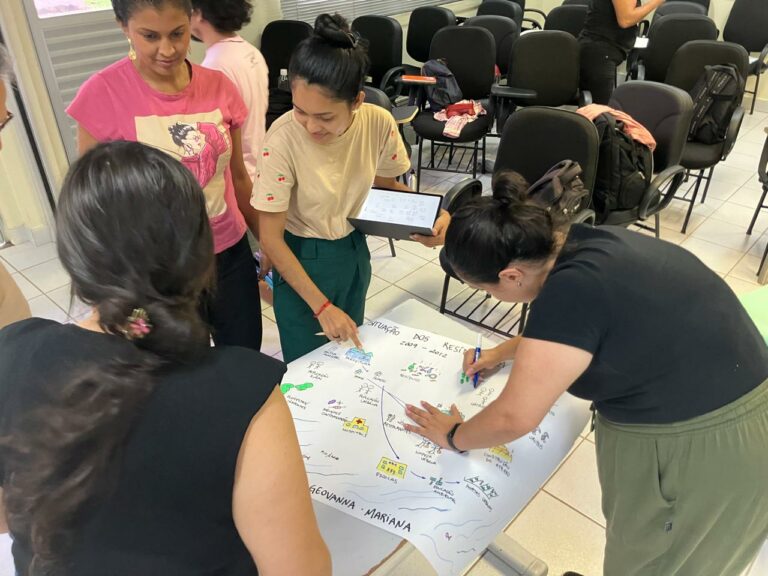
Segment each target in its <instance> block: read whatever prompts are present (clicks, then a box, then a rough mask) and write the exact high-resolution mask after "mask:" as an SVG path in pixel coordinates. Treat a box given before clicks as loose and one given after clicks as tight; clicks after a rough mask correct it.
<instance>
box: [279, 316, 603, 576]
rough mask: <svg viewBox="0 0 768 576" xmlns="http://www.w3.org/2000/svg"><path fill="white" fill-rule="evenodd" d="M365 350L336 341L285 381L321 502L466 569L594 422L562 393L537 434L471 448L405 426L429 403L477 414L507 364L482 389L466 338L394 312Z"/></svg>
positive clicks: (439, 567) (438, 566)
mask: <svg viewBox="0 0 768 576" xmlns="http://www.w3.org/2000/svg"><path fill="white" fill-rule="evenodd" d="M361 338H362V341H363V342H364V343H365V352H363V351H360V350H357V349H355V348H349V347H348V345H342V344H336V343H329V344H327V345H325V346H324V347H322V348H320V349H318V350H315V351H314V352H312V353H310V354H308V355H306V356H304V357H302V358H300V359H299V360H296V361H295V362H292V363H291V365H290V367H289V370H288V372H287V374H286V375H285V377H284V379H283V384H282V386H281V389H282V392H283V393H284V395H285V398H286V400H287V401H288V403H289V406H290V408H291V412H292V414H293V417H294V422H295V425H296V429H297V432H298V436H299V444H300V445H301V450H302V454H303V456H304V463H305V467H306V470H307V474H308V477H309V482H310V491H311V493H312V497H313V498H315V499H316V500H318V501H320V502H322V503H324V504H328V505H330V506H333V507H335V508H337V509H339V510H342V511H344V512H346V513H348V514H351V515H353V516H355V517H357V518H359V519H362V520H364V521H366V522H369V523H371V524H373V525H375V526H378V527H381V528H384V529H386V530H388V531H390V532H392V533H394V534H397V535H399V536H402V537H403V538H406V539H408V540H409V541H410V542H412V543H413V544H414V546H416V547H417V548H418V549H419V550H420V551H421V552H422V553H423V554H424V555H425V556H426V558H427V559H428V560H429V561H430V563H431V564H432V565H433V566H434V568H435V570H436V571H437V572H438V574H441V575H443V574H444V575H453V574H459V573H461V571H462V570H463V569H464V568H465V567H466V565H467V564H468V563H469V562H471V561H472V560H473V559H474V558H475V557H477V556H478V555H479V554H480V553H482V551H483V550H484V549H485V547H486V546H487V545H488V544H489V543H490V542H491V541H492V540H493V539H494V537H495V536H496V535H497V534H498V533H499V532H500V531H502V530H503V529H504V527H505V526H506V525H507V524H508V523H509V521H510V520H511V519H512V517H513V516H514V515H515V514H517V513H518V512H519V511H520V510H521V509H522V508H523V506H525V504H526V503H527V502H528V501H529V500H530V498H531V497H532V496H533V495H534V494H535V492H536V490H537V489H538V488H539V487H540V486H541V485H542V484H543V483H544V481H545V480H546V478H547V477H548V476H549V474H550V473H551V472H552V471H553V470H554V469H555V467H556V466H557V464H558V463H559V462H560V460H562V459H563V458H564V457H565V455H566V454H567V453H568V450H569V449H570V447H571V446H572V444H573V442H574V440H575V439H576V438H577V437H578V435H579V432H580V431H581V430H582V429H583V428H584V425H585V424H586V421H587V415H588V410H587V408H586V404H585V403H584V402H583V401H580V400H577V399H575V398H573V397H571V396H568V395H564V396H563V397H561V398H560V399H559V400H558V402H557V403H556V404H555V406H554V407H553V408H552V410H551V411H550V413H549V414H548V415H547V416H546V418H545V419H544V420H543V421H542V423H541V425H540V426H539V427H538V428H537V429H536V430H534V431H533V432H532V433H531V434H529V435H527V436H525V437H523V438H520V439H519V440H517V441H515V442H512V443H510V444H509V445H506V446H496V447H494V448H490V449H487V450H476V451H472V452H470V453H468V454H461V455H460V454H456V453H454V452H451V451H443V450H441V449H440V448H439V447H438V446H436V445H434V444H432V443H431V442H430V441H428V440H425V439H424V438H422V437H420V436H418V435H417V434H413V433H410V432H407V431H406V430H405V429H404V428H403V422H404V421H405V420H406V418H407V417H406V416H405V404H406V403H409V404H414V405H418V403H419V402H420V401H421V400H427V401H428V402H430V403H432V404H434V405H436V406H438V407H439V408H441V409H445V410H447V409H448V408H449V407H450V405H451V404H452V403H455V404H456V405H457V406H458V407H459V410H461V412H462V413H463V414H464V416H465V418H468V417H470V416H472V415H474V414H475V413H477V412H478V411H479V410H480V409H481V408H482V407H484V406H486V405H488V404H489V403H490V402H491V401H493V400H494V399H495V398H496V396H497V395H498V394H499V392H500V390H501V389H502V387H503V386H504V384H505V382H506V378H507V375H508V373H509V367H508V366H507V367H506V369H503V370H501V371H500V372H499V373H497V374H495V375H494V376H492V377H491V378H489V379H488V380H487V381H485V382H483V383H482V384H481V385H480V386H479V387H478V388H477V389H476V390H475V389H474V388H473V387H472V383H471V381H469V380H468V379H467V378H466V377H465V376H463V374H462V372H461V359H462V352H463V350H464V349H465V348H466V345H465V344H463V343H461V342H457V341H454V340H451V339H448V338H444V337H442V336H439V335H437V334H432V333H430V332H426V331H421V330H416V329H414V328H409V327H407V326H403V325H401V324H397V323H394V322H391V321H388V320H386V319H383V320H374V321H370V322H368V323H367V324H366V325H364V326H363V327H362V328H361Z"/></svg>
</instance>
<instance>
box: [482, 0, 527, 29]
mask: <svg viewBox="0 0 768 576" xmlns="http://www.w3.org/2000/svg"><path fill="white" fill-rule="evenodd" d="M477 15H478V16H506V17H507V18H511V19H512V20H514V21H515V24H517V29H518V30H520V28H522V26H523V8H522V7H521V6H520V4H518V3H517V2H509V1H508V0H484V1H483V3H482V4H480V6H478V7H477Z"/></svg>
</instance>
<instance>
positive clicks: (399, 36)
mask: <svg viewBox="0 0 768 576" xmlns="http://www.w3.org/2000/svg"><path fill="white" fill-rule="evenodd" d="M352 30H353V31H354V32H357V33H358V34H360V36H361V37H362V38H365V39H366V40H367V41H368V57H369V58H370V60H371V68H370V71H369V72H368V75H369V76H370V77H371V80H370V84H371V86H375V87H377V88H379V89H381V90H383V91H384V92H385V93H386V94H387V96H389V97H390V98H392V97H394V95H395V93H396V92H397V84H396V77H395V75H391V76H390V82H389V85H388V86H385V85H382V80H384V76H385V75H386V74H387V72H389V71H390V70H392V69H393V68H395V67H397V66H400V65H401V64H402V63H403V27H402V26H400V22H398V21H397V20H395V19H394V18H390V17H389V16H359V17H358V18H355V19H354V21H353V22H352Z"/></svg>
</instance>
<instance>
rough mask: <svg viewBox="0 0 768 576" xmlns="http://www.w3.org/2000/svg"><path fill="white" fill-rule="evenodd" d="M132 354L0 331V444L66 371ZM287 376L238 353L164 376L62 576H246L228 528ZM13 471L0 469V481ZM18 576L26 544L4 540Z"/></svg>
mask: <svg viewBox="0 0 768 576" xmlns="http://www.w3.org/2000/svg"><path fill="white" fill-rule="evenodd" d="M131 354H136V349H135V348H134V347H133V345H131V344H130V343H129V342H127V341H125V340H123V339H122V338H121V337H119V336H112V335H106V334H100V333H95V332H90V331H87V330H84V329H82V328H79V327H77V326H74V325H62V324H58V323H56V322H52V321H49V320H42V319H35V318H33V319H31V320H26V321H22V322H18V323H16V324H12V325H11V326H9V327H7V328H5V329H4V330H2V331H0V375H2V377H0V434H3V435H4V434H6V433H8V432H9V431H10V430H11V429H12V427H13V425H14V422H15V421H16V420H17V418H18V417H19V415H21V414H23V413H24V412H26V411H27V410H29V409H30V408H32V407H34V406H36V405H37V404H39V402H40V399H41V393H42V391H43V390H44V389H45V387H46V386H55V385H57V384H58V383H60V382H62V381H65V380H63V378H65V377H66V375H67V374H68V373H70V372H71V371H72V370H75V369H78V368H79V367H83V366H85V365H88V364H90V363H92V362H104V361H105V360H107V359H111V358H116V357H119V358H127V359H130V356H131ZM284 372H285V365H284V364H283V363H282V362H279V361H277V360H275V359H273V358H269V357H267V356H264V355H263V354H260V353H259V352H255V351H253V350H248V349H245V348H237V347H216V348H212V349H210V350H209V351H206V352H205V353H204V354H202V355H201V357H200V358H199V360H198V361H197V362H196V363H195V364H194V365H190V366H178V365H177V366H171V367H169V368H167V369H164V370H163V371H162V373H161V374H159V375H158V376H157V379H156V382H157V385H156V388H155V390H154V391H153V393H152V395H151V396H150V399H149V401H148V402H147V404H146V405H145V407H144V409H143V410H142V412H141V413H140V414H139V415H138V417H137V419H136V422H135V424H134V426H133V430H132V432H131V435H130V436H129V438H128V440H127V442H126V444H125V447H124V452H123V457H122V461H121V462H120V463H119V476H118V478H119V481H118V485H117V489H116V491H115V492H114V493H113V494H112V495H111V496H109V497H108V498H107V499H106V500H105V501H104V502H102V503H100V504H99V505H98V507H97V508H96V509H95V510H94V511H92V512H90V513H89V514H88V515H87V517H86V518H85V520H84V522H83V523H82V524H81V525H79V526H76V527H75V529H74V531H73V536H74V548H73V553H72V556H71V558H69V562H68V563H67V566H66V568H65V569H64V570H63V571H62V574H64V575H66V576H138V575H141V576H182V575H183V576H214V575H216V576H255V575H256V574H258V572H257V570H256V566H255V565H254V562H253V559H252V557H251V555H250V553H249V552H248V550H247V549H246V547H245V545H244V544H243V542H242V540H241V539H240V536H239V534H238V532H237V529H236V528H235V524H234V521H233V519H232V489H233V486H234V478H235V465H236V462H237V456H238V453H239V450H240V446H241V444H242V441H243V437H244V435H245V432H246V430H247V428H248V425H249V424H250V422H251V420H252V418H253V416H254V415H255V414H256V412H258V410H259V409H260V408H261V406H262V405H263V404H264V402H265V401H266V400H267V398H268V397H269V395H270V394H271V392H272V391H273V389H274V387H275V385H277V384H278V383H279V382H280V379H281V377H282V375H283V373H284ZM12 472H13V471H12V470H7V469H5V466H4V464H3V462H2V461H1V460H0V481H1V482H2V483H3V484H5V481H6V479H7V478H8V475H9V474H11V473H12ZM12 536H13V537H14V546H13V555H14V561H15V564H16V570H17V572H18V573H19V574H25V575H26V574H27V570H28V567H29V562H30V560H31V554H30V548H29V545H28V542H29V536H28V535H27V534H12Z"/></svg>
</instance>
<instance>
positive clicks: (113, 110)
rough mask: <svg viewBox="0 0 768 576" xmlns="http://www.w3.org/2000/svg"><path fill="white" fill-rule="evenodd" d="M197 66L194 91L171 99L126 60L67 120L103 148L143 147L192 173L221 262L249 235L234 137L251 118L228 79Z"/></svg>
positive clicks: (86, 93)
mask: <svg viewBox="0 0 768 576" xmlns="http://www.w3.org/2000/svg"><path fill="white" fill-rule="evenodd" d="M191 66H192V80H191V82H190V83H189V85H188V86H187V87H186V88H184V90H182V91H181V92H177V93H176V94H164V93H162V92H158V91H157V90H154V89H153V88H151V87H150V86H149V85H148V84H147V83H146V82H145V81H144V80H143V79H142V77H141V76H140V75H139V73H138V71H137V70H136V68H135V66H134V65H133V63H132V62H131V61H130V60H129V59H128V58H124V59H123V60H120V61H118V62H116V63H115V64H113V65H111V66H109V67H107V68H105V69H104V70H101V71H100V72H97V73H96V74H94V75H93V76H91V77H90V78H89V79H88V80H87V81H86V82H85V83H84V84H83V85H82V86H81V88H80V90H79V91H78V93H77V96H76V97H75V99H74V101H73V102H72V104H70V105H69V108H67V113H68V114H69V115H70V116H71V117H72V118H74V119H75V120H76V121H77V122H78V124H80V125H81V126H82V127H83V128H84V129H85V130H86V131H87V132H88V133H89V134H91V136H93V137H94V138H96V140H98V141H99V142H107V141H110V140H130V141H134V142H141V143H143V144H147V145H149V146H152V147H154V148H157V149H159V150H163V151H164V152H167V153H168V154H169V155H171V156H173V157H174V158H177V159H178V160H179V161H180V162H181V163H182V164H184V165H185V166H186V167H187V168H189V170H190V171H191V172H192V173H193V174H194V175H195V177H196V178H197V181H198V182H199V183H200V186H201V187H202V189H203V191H204V192H205V201H206V208H207V210H208V217H209V219H210V222H211V229H212V230H213V240H214V249H215V251H216V253H217V254H218V253H219V252H222V251H224V250H226V249H227V248H229V247H231V246H233V245H234V244H236V243H237V242H238V241H239V240H240V239H241V238H242V237H243V234H245V228H246V226H245V219H244V218H243V215H242V214H241V213H240V209H239V208H238V206H237V199H236V197H235V188H234V185H233V184H232V174H231V173H230V169H229V161H230V158H231V157H232V140H231V137H230V130H232V129H236V128H240V127H241V126H242V125H243V122H244V121H245V118H246V116H247V114H248V110H247V109H246V107H245V104H244V103H243V100H242V98H241V97H240V94H239V93H238V91H237V88H236V87H235V85H234V84H233V83H232V82H231V81H230V80H229V79H228V78H227V77H226V76H224V74H222V73H221V72H218V71H216V70H209V69H207V68H203V67H202V66H197V65H195V64H192V65H191Z"/></svg>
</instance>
